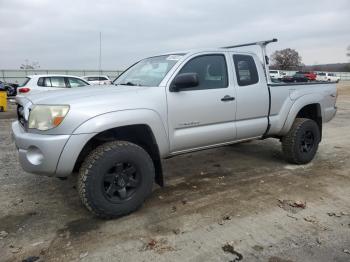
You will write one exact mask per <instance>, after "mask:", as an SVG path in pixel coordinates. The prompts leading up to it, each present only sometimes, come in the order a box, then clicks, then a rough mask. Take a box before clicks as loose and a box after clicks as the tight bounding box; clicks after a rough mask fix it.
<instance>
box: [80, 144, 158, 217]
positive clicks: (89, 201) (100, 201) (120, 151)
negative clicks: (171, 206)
mask: <svg viewBox="0 0 350 262" xmlns="http://www.w3.org/2000/svg"><path fill="white" fill-rule="evenodd" d="M118 161H130V162H133V163H134V164H135V167H136V170H137V172H140V176H141V182H140V184H139V187H138V188H137V189H136V191H135V192H134V193H133V195H132V197H131V198H130V199H127V200H125V201H124V202H122V203H113V202H111V201H109V200H108V199H107V198H106V196H105V195H104V192H103V189H102V186H101V185H102V183H103V176H104V172H105V171H106V170H107V168H108V165H112V164H114V163H116V162H118ZM154 176H155V170H154V165H153V161H152V159H151V157H150V156H149V154H148V153H147V152H146V151H145V150H144V149H143V148H142V147H140V146H138V145H136V144H133V143H130V142H126V141H112V142H107V143H104V144H102V145H100V146H99V147H97V148H96V149H94V150H92V151H91V152H90V154H89V155H88V156H87V157H86V159H85V160H84V162H83V164H82V166H81V168H80V170H79V175H78V181H77V184H78V185H77V188H78V192H79V196H80V199H81V201H82V203H83V204H84V205H85V206H86V208H87V209H88V210H90V211H91V212H92V213H93V214H95V215H96V216H98V217H101V218H106V219H108V218H115V217H120V216H123V215H127V214H129V213H131V212H133V211H135V210H137V209H138V208H139V207H140V206H141V205H142V204H143V202H144V200H145V199H146V198H147V196H149V195H150V194H151V192H152V186H153V182H154Z"/></svg>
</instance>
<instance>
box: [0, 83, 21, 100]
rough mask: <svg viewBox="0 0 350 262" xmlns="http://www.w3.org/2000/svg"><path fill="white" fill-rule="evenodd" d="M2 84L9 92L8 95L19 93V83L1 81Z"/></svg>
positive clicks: (0, 84)
mask: <svg viewBox="0 0 350 262" xmlns="http://www.w3.org/2000/svg"><path fill="white" fill-rule="evenodd" d="M0 86H1V87H2V89H4V90H5V91H6V92H7V96H8V97H9V96H15V95H16V94H17V87H18V85H17V84H12V83H6V82H2V81H0Z"/></svg>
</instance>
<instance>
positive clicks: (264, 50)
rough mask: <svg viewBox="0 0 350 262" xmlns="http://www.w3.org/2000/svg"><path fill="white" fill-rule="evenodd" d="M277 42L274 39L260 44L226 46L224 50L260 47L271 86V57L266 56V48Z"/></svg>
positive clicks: (268, 82) (267, 79)
mask: <svg viewBox="0 0 350 262" xmlns="http://www.w3.org/2000/svg"><path fill="white" fill-rule="evenodd" d="M277 41H278V40H277V38H273V39H271V40H264V41H258V42H252V43H245V44H238V45H231V46H224V47H222V48H225V49H232V48H239V47H245V46H254V45H256V46H259V47H260V48H261V53H262V57H263V60H264V61H263V66H264V70H265V76H266V82H267V84H268V85H270V84H271V83H272V82H271V78H270V73H269V57H268V56H267V55H266V46H267V45H268V44H270V43H275V42H277Z"/></svg>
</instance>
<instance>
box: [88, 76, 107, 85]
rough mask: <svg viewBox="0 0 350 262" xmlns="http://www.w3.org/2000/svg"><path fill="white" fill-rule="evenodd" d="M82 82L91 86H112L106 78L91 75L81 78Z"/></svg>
mask: <svg viewBox="0 0 350 262" xmlns="http://www.w3.org/2000/svg"><path fill="white" fill-rule="evenodd" d="M81 78H83V79H84V80H86V81H87V82H89V83H90V84H91V85H110V84H112V81H111V80H110V79H109V77H108V76H98V75H91V76H82V77H81Z"/></svg>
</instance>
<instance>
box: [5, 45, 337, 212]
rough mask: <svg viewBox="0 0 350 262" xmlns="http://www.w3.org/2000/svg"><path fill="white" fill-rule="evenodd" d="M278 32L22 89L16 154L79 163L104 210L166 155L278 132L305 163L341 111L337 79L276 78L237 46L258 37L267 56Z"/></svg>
mask: <svg viewBox="0 0 350 262" xmlns="http://www.w3.org/2000/svg"><path fill="white" fill-rule="evenodd" d="M275 41H277V40H275V39H273V40H269V41H261V42H256V43H250V44H244V45H236V46H230V47H225V48H215V49H204V50H195V51H189V52H185V53H171V54H165V55H160V56H155V57H149V58H146V59H143V60H141V61H139V62H138V63H136V64H134V65H133V66H131V67H130V68H129V69H128V70H126V71H125V72H124V73H123V74H122V75H120V76H119V77H118V78H117V79H116V80H115V81H114V85H115V86H105V87H91V88H88V89H79V88H77V89H75V90H71V91H70V92H68V91H61V92H47V93H43V94H39V95H36V96H29V97H17V98H16V100H17V103H18V121H16V122H14V123H13V124H12V131H13V136H14V139H15V143H16V147H17V148H18V152H19V161H20V163H21V165H22V167H23V168H24V170H26V171H27V172H31V173H36V174H43V175H48V176H56V177H66V176H69V175H70V174H71V173H72V172H73V171H79V176H78V187H77V188H78V192H79V194H80V198H81V200H82V202H83V204H84V205H85V206H86V207H87V208H88V209H89V210H90V211H92V212H93V213H94V214H96V215H97V216H100V217H107V218H109V217H117V216H120V215H125V214H129V213H130V212H132V211H134V210H136V209H137V208H139V207H140V206H141V205H142V203H143V202H144V200H145V199H146V197H147V196H149V195H150V193H151V192H152V186H153V183H154V181H156V182H157V183H158V184H159V185H161V186H162V185H164V182H163V173H162V162H161V159H164V158H169V157H173V156H176V155H179V154H184V153H188V152H193V151H198V150H202V149H207V148H212V147H218V146H223V145H228V144H233V143H239V142H242V141H246V140H251V139H264V138H268V137H272V138H277V139H279V140H280V141H281V142H282V151H283V153H284V156H285V158H286V160H287V161H288V162H290V163H293V164H305V163H308V162H310V161H311V160H312V159H313V158H314V156H315V154H316V152H317V148H318V144H319V142H320V141H321V137H322V124H323V123H324V122H328V121H330V120H331V119H332V118H333V117H334V115H335V113H336V106H335V103H336V97H337V95H336V86H335V84H334V83H323V82H322V83H321V82H315V83H305V84H304V83H303V84H293V85H289V84H285V83H271V81H270V78H269V71H268V65H267V63H266V61H264V63H261V61H260V59H259V57H258V56H257V55H256V54H253V53H248V52H240V51H236V49H235V48H236V47H242V46H249V45H258V46H260V47H262V53H263V55H262V57H266V52H265V47H266V45H267V44H268V43H271V42H275ZM106 90H108V92H106Z"/></svg>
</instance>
